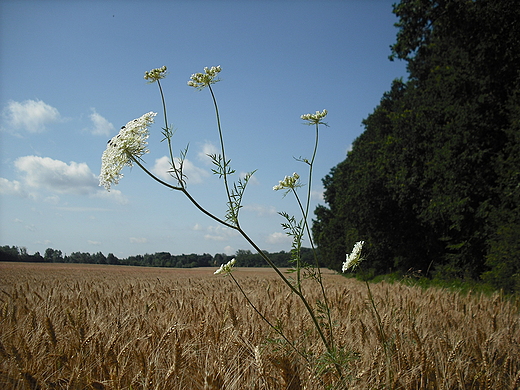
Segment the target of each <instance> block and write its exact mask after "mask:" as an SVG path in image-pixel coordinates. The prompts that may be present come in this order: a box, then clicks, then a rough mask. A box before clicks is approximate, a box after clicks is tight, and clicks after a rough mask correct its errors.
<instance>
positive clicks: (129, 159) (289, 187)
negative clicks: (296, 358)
mask: <svg viewBox="0 0 520 390" xmlns="http://www.w3.org/2000/svg"><path fill="white" fill-rule="evenodd" d="M221 71H222V69H221V67H220V66H213V67H206V68H204V70H203V72H200V73H194V74H192V76H191V77H190V79H189V81H188V83H187V84H188V86H190V87H193V88H195V89H197V90H199V91H202V90H204V89H208V90H209V93H210V95H211V99H212V102H213V106H214V109H215V114H216V121H217V130H218V135H219V141H220V150H219V152H218V153H215V154H211V155H209V157H210V159H211V161H212V163H213V169H212V172H213V173H214V174H215V175H217V176H218V177H219V178H221V179H222V180H223V184H224V191H225V193H226V198H227V201H226V203H227V211H226V213H225V215H224V216H223V217H219V216H217V215H215V214H213V213H212V212H210V211H208V210H207V209H205V208H204V207H203V206H201V205H200V204H199V203H198V202H197V200H196V199H195V198H194V197H193V196H192V195H191V193H190V191H189V190H188V187H187V177H186V174H185V172H184V169H183V168H184V161H185V158H186V155H187V153H188V148H187V147H186V148H185V149H183V150H181V153H180V158H174V153H173V146H172V145H173V135H174V131H173V125H172V124H171V123H169V122H168V116H167V111H166V102H165V98H164V94H163V90H162V85H161V80H163V79H164V78H165V77H166V75H167V68H166V66H163V67H161V68H156V69H152V70H150V71H147V72H145V75H144V79H145V80H147V81H148V83H157V84H158V87H159V92H160V95H161V101H162V106H163V107H162V108H163V114H164V127H162V134H163V136H164V138H163V141H166V143H167V146H168V152H169V164H170V168H169V169H168V173H169V174H170V175H171V176H172V177H173V178H174V180H175V181H176V184H170V183H168V182H165V181H163V180H161V179H160V178H158V177H157V176H156V175H155V174H153V173H152V172H151V171H149V170H148V169H147V168H146V167H145V164H144V161H143V159H142V156H143V155H144V154H145V153H148V149H147V141H146V140H147V138H148V135H149V132H148V127H149V126H150V125H151V124H152V123H153V122H154V118H155V116H156V115H157V114H156V113H155V112H149V113H147V114H144V115H143V116H141V117H140V118H137V119H135V120H133V121H131V122H129V123H127V124H126V125H125V126H123V128H122V129H121V131H120V132H119V134H118V135H117V136H115V137H114V138H112V139H111V140H110V141H109V142H108V145H107V149H106V150H105V152H104V153H103V156H102V166H101V174H100V177H99V181H100V185H101V186H104V187H105V188H106V189H107V190H110V187H111V185H115V184H117V183H118V182H119V180H120V179H121V178H122V177H123V174H122V173H121V171H122V169H123V168H124V167H125V166H129V167H132V166H133V165H134V164H135V165H137V166H139V167H140V168H141V169H142V170H143V171H144V172H145V173H146V174H147V175H149V176H150V177H151V178H152V179H153V180H155V181H156V182H158V183H160V184H162V185H164V186H166V187H168V188H170V189H172V190H176V191H178V192H181V193H183V194H184V195H185V196H186V197H187V198H188V199H189V200H190V201H191V203H192V204H193V205H194V206H195V207H196V208H197V209H199V210H200V211H201V212H202V213H204V214H205V215H207V216H208V217H209V218H211V219H213V220H214V221H216V222H218V223H220V224H221V225H223V226H225V227H227V228H230V229H233V230H235V231H236V232H238V233H239V234H240V235H241V236H242V237H243V238H244V239H245V240H246V241H247V242H248V243H249V244H250V245H251V246H252V247H253V248H254V249H255V251H257V252H258V253H259V254H260V255H261V256H262V258H263V259H264V260H265V261H266V263H267V264H268V265H269V266H270V267H271V268H273V269H274V271H275V272H276V273H277V275H278V276H279V277H280V278H281V280H282V281H283V282H284V283H285V285H286V286H287V287H288V289H289V290H290V291H291V292H292V293H293V294H295V295H296V296H297V297H298V298H299V300H300V301H301V302H302V304H303V306H304V307H305V309H306V312H307V313H308V315H309V317H310V319H311V321H312V324H313V326H314V328H315V330H316V332H317V334H318V337H319V339H320V340H321V342H322V343H323V346H324V348H325V354H324V355H323V356H324V357H326V358H324V359H321V361H322V362H326V364H325V365H323V364H322V365H321V366H320V368H319V370H317V371H316V372H318V371H319V373H323V372H324V370H328V371H329V372H331V370H332V371H335V373H336V377H337V379H339V382H342V381H343V379H344V377H343V371H342V366H344V363H345V362H344V359H342V358H340V357H342V356H343V357H344V356H347V354H346V353H345V352H344V351H342V350H341V349H340V348H338V347H337V345H336V343H335V340H334V332H333V330H334V329H333V323H332V319H331V307H330V304H329V301H328V299H327V294H326V291H325V287H324V283H323V279H322V273H321V270H320V266H319V260H318V255H317V251H316V248H315V246H314V243H313V239H312V234H311V229H310V227H309V223H308V219H309V209H310V199H311V185H312V174H313V167H314V161H315V158H316V153H317V149H318V136H319V127H320V126H327V124H326V123H325V122H324V118H325V117H326V116H327V114H328V112H327V110H323V111H316V113H315V114H304V115H302V116H301V119H302V120H303V121H304V123H305V124H307V125H309V126H314V130H315V140H314V149H313V153H312V156H311V158H310V159H308V158H301V157H300V158H297V160H298V161H300V162H302V163H304V164H305V165H306V166H307V169H308V181H307V184H306V186H307V192H306V196H305V198H303V199H304V200H303V201H302V198H301V197H300V195H299V193H298V190H299V189H300V188H302V187H303V186H304V184H303V183H302V182H301V177H300V175H299V174H297V173H293V174H292V175H291V176H285V178H284V179H282V180H281V181H280V182H279V183H278V184H277V185H275V186H274V187H273V190H275V191H284V196H286V195H288V194H292V195H294V198H295V200H296V202H297V204H298V207H299V210H300V213H301V216H300V217H298V218H297V217H295V216H292V215H289V214H287V213H284V212H281V213H280V215H281V216H282V217H283V218H284V220H285V221H284V222H283V223H282V227H283V229H284V230H285V232H286V234H287V235H289V236H290V237H291V238H292V247H291V260H292V263H293V267H292V269H291V270H290V271H291V272H292V273H294V274H295V275H296V277H295V278H294V277H290V276H286V275H285V274H284V273H283V272H282V271H281V270H280V269H279V268H278V267H277V266H276V265H275V264H274V263H273V261H272V260H271V259H270V258H269V256H268V255H267V254H266V253H265V252H264V251H262V250H261V248H260V247H259V246H258V245H257V244H256V243H255V242H254V241H253V240H252V239H251V238H250V237H249V235H248V234H247V232H246V231H245V230H243V229H242V227H241V224H240V218H239V216H240V210H241V208H242V201H243V198H244V194H245V191H246V188H247V185H248V183H249V181H250V179H251V177H252V176H253V175H254V173H255V171H252V172H249V173H247V174H246V175H245V176H244V177H242V178H239V179H238V180H237V181H235V182H233V181H232V175H233V174H235V173H236V171H235V169H233V168H232V166H231V160H229V159H228V158H227V157H226V149H225V145H224V135H223V131H222V127H221V122H220V113H219V109H218V105H217V99H216V97H215V93H214V91H213V86H214V84H216V83H217V82H219V81H220V78H219V74H220V72H221ZM304 239H307V240H308V242H309V243H310V246H311V249H312V252H313V261H312V263H311V264H307V263H303V262H302V256H301V248H302V242H303V240H304ZM358 244H359V245H358ZM358 244H356V245H358V246H356V247H355V248H354V251H353V252H352V254H350V255H348V256H347V261H346V263H345V264H344V270H345V269H346V268H349V267H353V266H355V265H356V264H358V263H359V261H361V260H360V257H359V256H360V252H361V247H362V245H363V243H362V242H361V243H358ZM349 256H350V257H349ZM235 262H236V260H235V259H232V260H231V261H229V262H228V263H226V264H223V265H221V266H220V268H219V269H217V270H216V271H215V274H216V275H226V276H230V277H231V279H232V280H233V282H234V283H235V284H236V285H237V287H238V288H239V290H240V291H241V293H242V295H243V296H244V297H245V299H246V300H247V302H248V304H249V305H250V306H251V307H252V308H253V309H254V310H255V311H256V313H258V314H259V315H260V317H261V318H262V319H263V320H264V321H265V322H266V323H267V324H268V325H269V326H270V327H271V328H272V330H274V331H275V332H276V333H277V334H278V335H279V336H280V337H281V339H283V342H285V344H286V345H287V346H288V347H289V348H292V349H293V350H294V351H295V352H296V353H297V354H298V355H300V356H301V357H302V358H303V359H304V360H305V361H306V362H307V363H309V364H310V363H311V360H310V358H311V355H312V354H310V353H309V352H306V351H302V350H300V349H299V347H298V345H297V344H296V343H295V342H294V341H291V340H289V339H288V338H287V336H286V335H285V334H284V332H283V329H282V328H281V327H280V326H278V325H277V324H273V323H272V322H271V321H270V320H269V319H268V318H267V317H266V314H265V313H262V312H260V310H259V309H258V308H257V307H256V306H255V304H254V303H253V302H252V301H251V300H250V299H249V297H248V295H247V294H246V293H245V291H244V290H243V289H242V287H241V285H240V283H239V282H238V280H237V279H236V278H235V277H234V276H233V270H234V266H235ZM304 279H311V280H313V281H315V282H317V283H318V284H319V286H320V294H321V298H320V299H319V300H317V301H316V302H314V303H311V302H309V300H308V299H307V296H306V294H305V291H304V288H303V284H302V281H303V280H304ZM318 360H319V359H318ZM324 367H325V368H324ZM315 368H316V367H315Z"/></svg>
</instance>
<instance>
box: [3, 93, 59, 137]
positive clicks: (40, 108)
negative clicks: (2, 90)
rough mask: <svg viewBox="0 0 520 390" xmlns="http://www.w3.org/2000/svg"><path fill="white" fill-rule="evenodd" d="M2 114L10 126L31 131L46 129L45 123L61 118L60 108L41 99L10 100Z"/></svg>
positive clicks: (37, 131)
mask: <svg viewBox="0 0 520 390" xmlns="http://www.w3.org/2000/svg"><path fill="white" fill-rule="evenodd" d="M2 116H3V117H4V118H5V120H6V122H7V124H8V126H9V127H12V128H13V129H23V130H27V131H28V132H29V133H41V132H43V131H45V125H46V124H48V123H53V122H58V121H60V120H61V116H60V113H59V112H58V110H57V109H56V108H54V107H52V106H49V105H48V104H46V103H44V102H43V101H41V100H25V101H23V102H21V103H20V102H15V101H12V100H10V101H9V102H8V103H7V107H5V108H4V110H3V112H2Z"/></svg>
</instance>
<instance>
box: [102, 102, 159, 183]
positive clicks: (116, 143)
mask: <svg viewBox="0 0 520 390" xmlns="http://www.w3.org/2000/svg"><path fill="white" fill-rule="evenodd" d="M156 115H157V113H155V112H149V113H147V114H144V115H143V116H141V117H140V118H137V119H134V120H133V121H130V122H128V123H127V124H126V125H125V126H123V127H122V128H121V130H120V131H119V134H118V135H116V136H115V137H114V138H112V139H111V140H110V141H108V144H107V148H106V150H105V151H104V152H103V156H102V157H101V174H100V175H99V185H100V186H104V187H105V188H106V189H107V190H108V191H110V185H111V184H117V183H118V182H119V180H120V179H121V178H122V177H123V174H122V173H121V170H122V169H123V168H124V167H125V165H126V166H129V167H131V166H132V164H133V162H132V158H141V156H142V155H143V154H145V153H148V149H147V148H146V146H147V145H148V142H146V140H147V139H148V136H149V132H148V126H150V125H151V124H152V123H153V121H154V119H153V118H154V117H155V116H156Z"/></svg>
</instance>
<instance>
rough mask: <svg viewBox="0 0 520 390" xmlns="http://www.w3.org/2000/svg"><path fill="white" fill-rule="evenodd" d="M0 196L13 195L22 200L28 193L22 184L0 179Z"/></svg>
mask: <svg viewBox="0 0 520 390" xmlns="http://www.w3.org/2000/svg"><path fill="white" fill-rule="evenodd" d="M0 194H4V195H15V196H19V197H22V198H27V196H28V193H27V191H25V189H24V188H23V185H22V183H20V182H19V181H17V180H13V181H11V180H7V179H4V178H3V177H0Z"/></svg>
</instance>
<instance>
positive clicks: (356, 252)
mask: <svg viewBox="0 0 520 390" xmlns="http://www.w3.org/2000/svg"><path fill="white" fill-rule="evenodd" d="M364 243H365V241H358V242H356V244H355V245H354V248H353V249H352V253H351V254H350V255H349V254H347V258H346V260H345V262H344V263H343V267H342V268H341V271H342V272H345V271H347V270H348V269H349V268H351V269H354V268H356V267H357V266H358V265H359V263H361V260H363V259H362V258H361V249H362V248H363V244H364Z"/></svg>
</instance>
